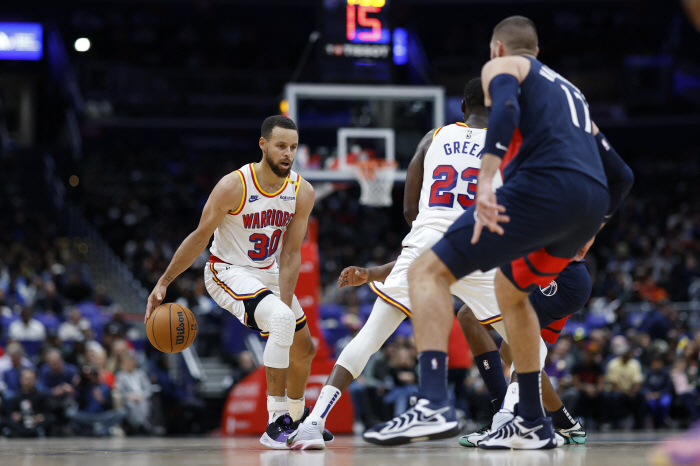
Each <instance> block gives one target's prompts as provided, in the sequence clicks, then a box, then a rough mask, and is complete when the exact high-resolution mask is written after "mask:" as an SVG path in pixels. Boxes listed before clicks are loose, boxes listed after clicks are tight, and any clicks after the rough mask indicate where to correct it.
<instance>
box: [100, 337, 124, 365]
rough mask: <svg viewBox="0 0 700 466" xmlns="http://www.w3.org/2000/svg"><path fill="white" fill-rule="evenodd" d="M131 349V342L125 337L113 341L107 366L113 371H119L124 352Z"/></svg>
mask: <svg viewBox="0 0 700 466" xmlns="http://www.w3.org/2000/svg"><path fill="white" fill-rule="evenodd" d="M127 351H129V344H128V343H127V342H126V340H124V339H123V338H118V339H116V340H114V341H112V346H111V347H110V354H109V357H108V358H107V364H106V366H105V368H106V369H107V370H108V371H110V372H112V373H115V374H116V373H117V372H119V370H120V369H121V361H122V357H123V356H124V354H125V353H126V352H127Z"/></svg>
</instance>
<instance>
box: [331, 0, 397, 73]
mask: <svg viewBox="0 0 700 466" xmlns="http://www.w3.org/2000/svg"><path fill="white" fill-rule="evenodd" d="M389 3H390V1H389V0H323V46H322V48H321V50H320V53H321V57H322V63H323V67H322V69H323V77H324V78H325V79H326V80H329V81H338V82H358V81H363V82H367V81H374V82H378V81H388V80H389V79H390V77H391V63H392V46H391V42H392V41H391V36H392V34H391V28H390V25H389V6H390V5H389Z"/></svg>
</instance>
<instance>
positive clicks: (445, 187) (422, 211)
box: [412, 123, 503, 233]
mask: <svg viewBox="0 0 700 466" xmlns="http://www.w3.org/2000/svg"><path fill="white" fill-rule="evenodd" d="M485 140H486V130H485V129H480V128H470V127H469V126H467V125H466V124H464V123H455V124H452V125H447V126H443V127H441V128H438V129H437V130H435V132H434V133H433V142H432V143H431V144H430V147H429V148H428V152H427V153H426V154H425V159H424V161H423V185H422V187H421V193H420V200H419V203H418V217H416V219H415V221H414V222H413V228H412V229H413V230H417V229H418V228H420V227H428V228H433V229H436V230H439V231H440V232H442V233H444V232H445V231H447V229H448V228H449V227H450V225H452V223H453V222H454V221H455V220H457V218H458V217H459V216H460V215H462V214H463V213H464V211H465V210H466V209H467V208H469V207H470V206H472V205H474V203H475V202H476V182H477V178H478V176H479V169H480V168H481V157H482V156H483V149H484V141H485ZM502 184H503V183H502V181H501V174H500V173H497V174H496V176H495V177H494V182H493V185H494V189H496V188H499V187H500V186H501V185H502Z"/></svg>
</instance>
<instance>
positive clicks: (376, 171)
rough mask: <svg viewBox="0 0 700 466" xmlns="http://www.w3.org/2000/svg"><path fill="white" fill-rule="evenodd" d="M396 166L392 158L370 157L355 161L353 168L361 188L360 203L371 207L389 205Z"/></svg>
mask: <svg viewBox="0 0 700 466" xmlns="http://www.w3.org/2000/svg"><path fill="white" fill-rule="evenodd" d="M397 167H398V164H397V163H396V161H394V160H385V159H370V160H366V161H362V162H357V163H356V164H355V165H354V168H355V176H356V177H357V181H358V182H359V183H360V188H361V189H362V194H361V195H360V204H362V205H368V206H371V207H389V206H391V204H392V199H391V189H392V188H393V187H394V174H395V173H396V168H397Z"/></svg>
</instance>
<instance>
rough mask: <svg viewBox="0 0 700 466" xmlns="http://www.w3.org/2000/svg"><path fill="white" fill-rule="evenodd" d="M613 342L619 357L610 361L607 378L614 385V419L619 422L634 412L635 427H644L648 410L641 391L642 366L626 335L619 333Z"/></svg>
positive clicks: (642, 379)
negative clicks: (635, 356)
mask: <svg viewBox="0 0 700 466" xmlns="http://www.w3.org/2000/svg"><path fill="white" fill-rule="evenodd" d="M616 339H617V340H616ZM611 344H612V347H613V349H614V354H616V355H617V357H616V358H614V359H612V360H611V361H610V362H609V363H608V367H607V369H606V373H605V379H606V381H607V382H609V383H610V384H611V385H612V390H611V395H612V400H611V401H612V406H611V408H612V411H614V412H615V417H614V421H615V422H619V421H621V420H623V419H624V418H626V417H627V416H629V415H630V414H632V415H633V416H634V428H635V429H642V428H643V427H644V418H645V417H646V412H647V410H646V400H645V399H644V396H643V395H642V393H641V388H642V382H643V381H644V376H643V374H642V366H641V364H639V361H637V360H636V359H634V358H633V356H634V351H633V348H632V347H631V346H630V344H629V343H628V342H627V339H626V338H625V337H623V336H621V335H618V336H616V337H615V338H613V341H612V342H611Z"/></svg>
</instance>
